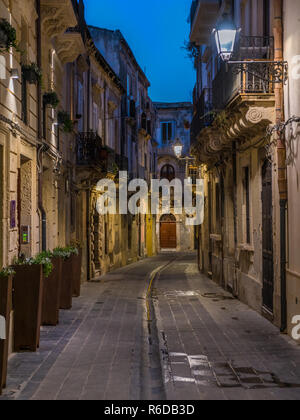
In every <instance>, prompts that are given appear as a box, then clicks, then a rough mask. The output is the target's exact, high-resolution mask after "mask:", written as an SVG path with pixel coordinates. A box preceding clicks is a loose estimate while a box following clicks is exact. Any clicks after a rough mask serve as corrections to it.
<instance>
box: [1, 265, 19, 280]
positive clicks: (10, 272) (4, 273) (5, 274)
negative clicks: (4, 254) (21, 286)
mask: <svg viewBox="0 0 300 420" xmlns="http://www.w3.org/2000/svg"><path fill="white" fill-rule="evenodd" d="M14 274H16V272H15V271H14V270H13V269H12V268H11V267H7V268H3V269H2V270H1V271H0V277H2V278H3V277H9V276H13V275H14Z"/></svg>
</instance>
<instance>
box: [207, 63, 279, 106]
mask: <svg viewBox="0 0 300 420" xmlns="http://www.w3.org/2000/svg"><path fill="white" fill-rule="evenodd" d="M258 72H259V74H262V75H264V78H261V77H258V75H257V74H258ZM274 89H275V83H274V82H272V67H271V66H270V65H268V64H264V63H260V62H259V61H257V62H256V63H255V64H253V63H247V62H245V64H243V65H242V66H241V69H240V71H239V72H238V73H237V72H236V69H235V68H234V67H232V66H230V67H229V68H227V69H226V65H225V64H224V63H222V64H221V69H220V71H219V72H218V74H217V76H216V77H215V79H214V81H213V95H212V96H213V98H212V103H213V108H214V109H216V110H220V109H224V108H225V107H226V106H227V104H228V103H229V102H230V101H231V100H233V99H234V98H235V97H236V96H238V95H273V94H274Z"/></svg>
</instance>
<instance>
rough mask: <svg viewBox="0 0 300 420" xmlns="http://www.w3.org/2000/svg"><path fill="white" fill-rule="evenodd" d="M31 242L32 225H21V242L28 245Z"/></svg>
mask: <svg viewBox="0 0 300 420" xmlns="http://www.w3.org/2000/svg"><path fill="white" fill-rule="evenodd" d="M29 243H30V227H29V226H21V244H22V245H28V244H29Z"/></svg>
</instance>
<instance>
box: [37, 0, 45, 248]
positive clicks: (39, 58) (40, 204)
mask: <svg viewBox="0 0 300 420" xmlns="http://www.w3.org/2000/svg"><path fill="white" fill-rule="evenodd" d="M36 12H37V15H38V19H37V22H36V35H37V41H36V43H37V65H38V67H39V68H41V67H42V38H41V1H40V0H36ZM37 102H38V106H37V113H38V118H37V120H38V139H39V140H40V141H41V142H42V140H43V135H42V86H41V83H40V82H39V83H38V86H37ZM39 147H40V148H43V146H42V145H41V146H39ZM37 159H38V162H39V164H40V171H39V173H38V208H39V212H40V214H41V219H42V251H46V249H47V216H46V211H45V209H44V207H43V152H42V151H41V150H38V151H37Z"/></svg>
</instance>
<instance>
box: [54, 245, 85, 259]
mask: <svg viewBox="0 0 300 420" xmlns="http://www.w3.org/2000/svg"><path fill="white" fill-rule="evenodd" d="M78 254H79V251H78V248H76V247H74V246H68V247H65V248H55V249H54V251H53V252H52V255H53V256H54V257H60V258H63V259H64V260H67V259H69V258H70V257H71V256H72V255H78Z"/></svg>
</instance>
